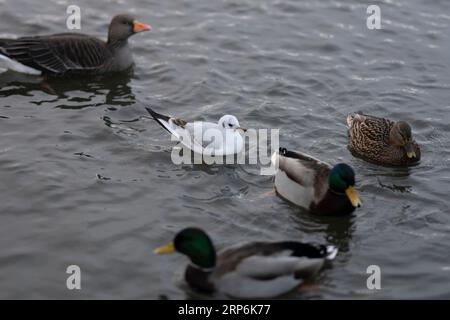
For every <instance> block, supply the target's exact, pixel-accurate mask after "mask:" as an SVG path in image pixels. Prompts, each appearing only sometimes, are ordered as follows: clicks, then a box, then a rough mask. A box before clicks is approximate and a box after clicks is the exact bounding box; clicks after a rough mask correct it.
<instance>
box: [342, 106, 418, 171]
mask: <svg viewBox="0 0 450 320" xmlns="http://www.w3.org/2000/svg"><path fill="white" fill-rule="evenodd" d="M347 125H348V128H349V129H348V139H349V140H348V148H349V150H350V152H352V154H353V155H355V156H358V157H361V158H363V159H365V160H368V161H371V162H375V163H378V164H384V165H393V166H402V165H409V164H413V163H416V162H418V161H419V160H420V157H421V154H420V148H419V145H418V144H417V143H416V142H415V141H414V139H413V138H412V133H411V127H410V126H409V124H407V123H406V122H404V121H399V122H394V121H391V120H389V119H386V118H379V117H374V116H370V115H366V114H363V113H353V114H349V115H348V116H347Z"/></svg>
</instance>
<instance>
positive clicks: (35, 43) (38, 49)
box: [0, 33, 112, 74]
mask: <svg viewBox="0 0 450 320" xmlns="http://www.w3.org/2000/svg"><path fill="white" fill-rule="evenodd" d="M0 55H3V56H4V57H6V58H8V59H10V60H12V61H14V62H16V63H20V64H22V65H24V66H27V67H29V68H33V69H35V70H39V71H42V72H47V73H53V74H64V73H66V72H68V71H74V72H76V71H89V70H95V69H98V68H100V67H101V66H102V65H103V64H105V63H106V62H107V61H108V60H109V59H110V58H111V57H112V54H111V52H110V51H109V50H108V49H107V48H106V45H105V43H104V42H103V41H101V40H99V39H96V38H94V37H90V36H87V35H82V34H75V33H63V34H56V35H51V36H40V37H23V38H19V39H0ZM19 71H20V70H19Z"/></svg>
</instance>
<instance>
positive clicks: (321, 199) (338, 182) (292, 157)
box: [272, 148, 361, 216]
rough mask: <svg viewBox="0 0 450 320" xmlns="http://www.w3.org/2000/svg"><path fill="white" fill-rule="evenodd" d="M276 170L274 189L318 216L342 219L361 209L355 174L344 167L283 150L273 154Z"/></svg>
mask: <svg viewBox="0 0 450 320" xmlns="http://www.w3.org/2000/svg"><path fill="white" fill-rule="evenodd" d="M272 163H273V165H274V166H275V168H278V169H277V172H276V174H275V189H276V191H277V193H278V194H279V195H280V196H281V197H282V198H284V199H286V200H288V201H289V202H292V203H293V204H295V205H298V206H300V207H302V208H305V209H308V210H309V211H310V212H311V213H313V214H317V215H329V216H339V215H345V214H349V213H352V212H353V211H354V210H355V208H356V207H359V206H361V201H360V199H359V196H358V193H357V192H356V190H355V172H354V171H353V169H352V168H351V167H350V166H349V165H347V164H345V163H339V164H337V165H335V166H334V167H331V165H329V164H328V163H325V162H323V161H320V160H318V159H316V158H313V157H312V156H310V155H307V154H305V153H301V152H297V151H289V150H287V149H285V148H280V150H279V152H278V153H274V154H273V155H272Z"/></svg>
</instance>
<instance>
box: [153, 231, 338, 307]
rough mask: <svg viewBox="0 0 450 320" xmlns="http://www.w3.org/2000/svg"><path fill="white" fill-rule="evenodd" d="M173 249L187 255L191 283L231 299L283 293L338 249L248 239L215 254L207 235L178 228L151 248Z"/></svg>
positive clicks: (188, 281)
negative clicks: (168, 239)
mask: <svg viewBox="0 0 450 320" xmlns="http://www.w3.org/2000/svg"><path fill="white" fill-rule="evenodd" d="M175 251H177V252H179V253H182V254H184V255H186V256H188V257H189V259H190V260H191V263H190V264H189V265H188V266H187V268H186V271H185V280H186V282H187V283H188V284H189V285H190V286H191V287H192V288H194V289H197V290H200V291H202V292H206V293H212V292H221V293H224V294H226V295H228V296H230V297H234V298H270V297H276V296H279V295H281V294H284V293H287V292H289V291H291V290H293V289H295V288H297V287H298V286H299V285H300V284H301V283H302V282H303V280H304V279H305V278H308V277H310V276H312V275H314V274H315V273H316V272H318V271H319V270H320V269H321V268H322V266H323V264H324V262H325V260H333V259H334V257H335V256H336V254H337V249H336V248H335V247H333V246H324V245H314V244H307V243H300V242H295V241H280V242H252V243H246V244H243V245H239V246H233V247H230V248H226V249H224V250H223V251H221V252H219V254H216V250H215V249H214V245H213V243H212V241H211V239H210V238H209V237H208V235H207V234H206V233H205V232H204V231H203V230H201V229H198V228H186V229H183V230H182V231H180V232H178V233H177V235H176V236H175V239H174V241H173V242H171V243H169V244H168V245H165V246H162V247H160V248H158V249H156V250H155V253H156V254H163V253H171V252H175Z"/></svg>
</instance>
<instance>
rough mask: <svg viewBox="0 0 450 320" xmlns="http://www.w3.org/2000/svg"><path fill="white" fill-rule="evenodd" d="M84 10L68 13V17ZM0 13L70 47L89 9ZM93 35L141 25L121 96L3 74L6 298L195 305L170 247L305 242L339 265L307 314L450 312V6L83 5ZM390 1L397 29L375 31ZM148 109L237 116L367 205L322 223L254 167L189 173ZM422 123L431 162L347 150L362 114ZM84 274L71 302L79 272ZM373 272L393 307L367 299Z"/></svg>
mask: <svg viewBox="0 0 450 320" xmlns="http://www.w3.org/2000/svg"><path fill="white" fill-rule="evenodd" d="M69 2H70V3H69ZM41 3H42V5H39V6H36V5H35V1H31V0H20V1H11V0H0V26H1V28H0V30H1V36H14V35H29V34H38V33H39V34H48V33H53V32H65V31H66V29H65V18H66V14H65V10H66V7H67V5H68V4H73V3H72V1H56V0H55V1H50V0H48V1H42V2H41ZM76 3H77V4H79V5H80V6H81V9H82V14H83V20H82V31H83V32H86V33H91V34H96V35H98V36H100V37H104V36H105V32H106V31H105V30H106V28H107V25H108V23H109V20H110V18H111V16H112V15H113V14H115V13H119V12H131V13H138V14H137V16H138V17H139V19H140V20H141V21H143V22H146V23H150V24H151V25H152V26H153V30H152V31H151V32H150V33H145V34H140V35H136V36H135V37H133V39H132V41H131V42H132V44H133V46H134V54H135V60H136V67H135V69H134V72H133V73H131V74H128V75H118V76H115V77H108V78H107V79H101V78H100V79H85V80H82V81H81V80H80V79H74V80H71V81H60V80H58V81H49V82H48V83H47V84H46V85H42V84H41V83H39V81H37V80H36V78H33V77H18V76H17V75H15V74H13V73H10V72H8V73H6V74H5V73H3V74H1V75H0V84H1V85H0V87H1V89H0V134H1V140H0V180H1V181H2V183H1V185H0V195H1V201H0V221H1V224H0V267H1V270H2V272H1V273H0V298H64V299H72V298H101V299H103V298H138V299H158V298H170V299H176V298H181V299H183V298H187V297H190V296H191V294H190V293H189V292H187V291H186V290H185V288H183V287H182V286H180V285H179V284H178V281H177V277H178V276H179V274H180V272H181V271H182V266H183V265H184V264H185V263H186V261H187V260H186V258H185V257H183V256H181V255H172V256H154V255H153V254H152V250H153V249H154V248H155V247H157V246H159V245H161V244H164V243H166V242H167V241H169V240H170V239H171V238H172V236H173V235H174V233H175V232H176V231H178V230H180V229H182V228H184V227H186V226H190V225H196V226H200V227H202V228H204V229H205V230H207V231H208V232H209V233H210V235H211V236H212V238H213V239H214V242H215V244H216V246H217V247H219V248H221V247H224V246H226V245H231V244H234V243H236V242H240V241H248V240H260V239H272V240H276V239H296V240H302V241H319V242H327V243H332V244H335V245H337V246H338V247H339V249H340V253H339V255H338V256H337V259H336V260H335V261H334V263H333V264H332V265H331V266H330V267H329V268H327V269H326V270H324V271H323V272H322V273H321V274H320V275H319V276H318V277H317V278H316V279H315V280H314V282H313V283H314V287H313V288H311V289H310V290H306V291H302V292H299V293H294V294H292V295H290V296H289V297H290V298H294V299H296V298H299V299H313V298H319V299H334V298H337V299H374V298H381V299H387V298H447V299H448V298H450V286H449V283H450V259H449V240H450V227H449V226H450V218H449V211H450V210H449V200H448V192H449V185H450V175H449V173H448V172H449V171H448V168H449V164H450V148H449V141H450V132H449V126H448V123H449V120H450V115H449V112H450V104H449V102H448V101H449V100H448V96H449V89H450V78H449V74H450V68H449V59H448V52H449V49H450V35H449V32H448V29H449V26H450V3H449V2H448V1H443V0H442V1H433V2H432V3H430V2H429V1H425V0H413V1H411V0H409V1H406V0H403V1H397V0H395V1H394V0H391V1H387V0H386V1H370V2H365V1H356V0H346V1H328V0H320V1H319V0H317V1H312V0H309V1H294V0H282V1H281V0H280V1H269V0H258V1H250V0H239V1H237V0H235V1H206V0H200V1H153V0H152V1H143V0H137V1H126V2H125V1H121V0H118V1H108V2H104V3H100V2H92V1H77V2H76ZM374 3H376V4H379V5H380V6H381V10H382V27H383V29H382V30H378V31H371V30H368V29H367V28H366V17H367V14H366V8H367V6H368V5H369V4H374ZM145 105H152V106H153V107H154V108H155V109H156V110H157V111H160V112H163V113H168V114H172V115H177V116H180V117H185V118H187V119H204V120H211V121H214V120H217V119H218V118H219V117H220V116H221V115H222V114H224V113H229V114H234V115H236V116H237V117H238V118H239V120H240V122H241V125H243V126H246V127H250V128H280V129H281V138H280V140H281V141H280V143H281V145H282V146H287V147H289V148H291V149H298V150H303V151H307V152H309V153H310V154H312V155H314V156H316V157H320V158H322V159H324V160H326V161H328V162H330V163H336V162H338V161H339V162H341V161H345V162H347V163H349V164H350V165H351V166H352V167H353V168H354V169H355V171H356V172H357V187H358V190H359V192H360V195H361V198H362V201H363V207H362V208H361V209H359V210H357V211H356V212H355V213H354V214H353V215H351V216H348V217H340V218H318V217H314V216H311V215H309V214H307V213H305V212H302V211H301V210H299V209H298V208H295V207H293V206H291V205H289V204H287V203H285V202H284V201H283V200H281V199H280V198H279V197H277V196H274V195H267V192H268V191H270V190H271V188H272V185H273V181H272V179H271V178H270V177H265V176H260V175H258V173H257V172H258V170H255V169H254V168H252V167H251V166H233V165H231V166H230V165H228V166H223V167H220V166H213V167H208V166H201V165H198V166H177V165H174V164H173V163H172V162H171V160H170V152H171V147H172V145H173V144H172V143H171V142H170V138H169V136H168V134H167V133H166V132H164V131H163V130H162V129H161V128H160V127H159V126H158V125H157V124H156V123H155V122H153V121H151V120H149V119H146V118H143V117H142V116H143V115H146V112H145V110H144V108H143V107H144V106H145ZM356 110H362V111H365V112H367V113H372V114H376V115H381V116H386V117H390V118H393V119H402V120H406V121H408V122H409V123H410V124H411V125H412V127H413V132H414V135H415V138H416V140H417V141H418V142H419V144H420V145H421V147H422V154H423V160H422V161H421V163H420V165H418V166H415V167H411V168H409V169H392V168H384V167H379V166H376V165H373V164H369V163H366V162H364V161H362V160H359V159H356V158H353V157H352V156H351V155H350V153H349V152H348V150H347V149H346V147H345V146H346V141H347V139H346V131H345V116H346V114H347V113H348V112H352V111H356ZM71 264H76V265H79V266H80V268H81V270H82V290H80V291H69V290H67V289H66V286H65V283H66V278H67V276H68V275H67V274H66V273H65V271H66V268H67V266H68V265H71ZM369 265H378V266H380V268H381V272H382V279H381V286H382V289H381V290H375V291H370V290H368V289H367V287H366V279H367V277H368V275H367V274H366V269H367V267H368V266H369Z"/></svg>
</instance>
